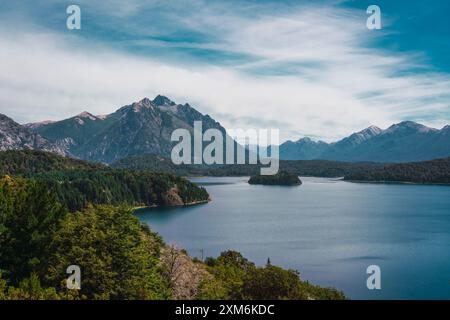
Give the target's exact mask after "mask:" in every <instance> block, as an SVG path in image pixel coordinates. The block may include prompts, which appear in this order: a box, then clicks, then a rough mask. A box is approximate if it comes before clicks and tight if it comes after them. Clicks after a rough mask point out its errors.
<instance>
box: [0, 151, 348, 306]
mask: <svg viewBox="0 0 450 320" xmlns="http://www.w3.org/2000/svg"><path fill="white" fill-rule="evenodd" d="M0 172H1V173H2V177H1V178H0V300H4V299H9V300H21V299H33V300H35V299H70V300H72V299H342V298H344V295H343V294H342V293H341V292H338V291H336V290H335V289H328V288H321V287H317V286H314V285H311V284H309V283H307V282H304V281H301V280H300V277H299V274H298V273H297V272H296V271H294V270H284V269H282V268H279V267H276V266H273V265H272V264H270V263H267V265H266V266H264V267H257V266H256V265H255V264H254V263H252V262H250V261H248V260H247V259H245V258H244V257H243V256H242V255H241V254H240V253H238V252H234V251H227V252H224V253H222V254H221V255H220V257H218V258H208V259H206V261H205V262H203V261H199V260H197V259H192V258H191V257H189V256H188V255H187V253H186V252H184V251H183V250H180V249H178V248H176V247H173V246H168V245H167V244H165V243H164V241H163V240H162V239H161V238H160V237H159V236H158V235H157V234H155V233H154V232H152V231H151V230H150V229H149V228H148V227H147V226H145V225H143V224H141V223H140V221H139V220H138V219H137V218H136V217H135V216H134V215H133V207H134V206H136V205H137V204H145V205H153V204H155V205H159V204H164V203H166V202H167V201H168V202H177V201H181V202H182V203H183V204H185V203H189V202H195V201H198V200H201V199H207V198H208V194H207V193H206V191H205V190H204V189H202V188H198V187H197V186H195V185H194V184H192V183H190V182H188V181H187V180H185V179H183V178H179V177H174V176H172V175H169V174H162V173H155V172H139V173H136V172H133V171H129V170H116V169H110V168H108V167H106V166H104V165H101V164H90V163H87V162H84V161H78V160H73V159H67V158H62V157H58V156H55V155H51V154H47V153H42V152H34V151H23V152H22V151H20V152H0ZM70 265H78V266H79V267H80V269H81V273H82V275H81V289H80V290H69V289H67V283H66V281H67V277H68V276H69V275H68V274H67V273H66V269H67V267H68V266H70Z"/></svg>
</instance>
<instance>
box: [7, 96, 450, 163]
mask: <svg viewBox="0 0 450 320" xmlns="http://www.w3.org/2000/svg"><path fill="white" fill-rule="evenodd" d="M194 121H202V123H203V130H206V129H209V128H216V129H219V130H220V131H222V132H223V133H225V132H226V131H225V129H224V128H223V127H222V126H221V125H220V123H219V122H217V121H215V120H214V119H212V118H211V117H210V116H209V115H203V114H201V113H200V112H198V111H197V110H196V109H194V108H192V107H191V106H190V105H189V104H176V103H175V102H173V101H171V100H170V99H168V98H167V97H164V96H161V95H159V96H157V97H156V98H155V99H153V100H150V99H148V98H144V99H142V100H140V101H138V102H134V103H132V104H130V105H126V106H123V107H121V108H119V109H118V110H117V111H115V112H113V113H111V114H108V115H104V116H95V115H93V114H91V113H89V112H87V111H84V112H82V113H80V114H78V115H76V116H74V117H71V118H68V119H65V120H61V121H45V122H39V123H30V124H26V125H20V124H18V123H16V122H14V121H13V120H12V119H10V118H8V117H7V116H5V115H0V150H11V149H36V150H45V151H51V152H54V153H58V154H61V155H70V156H73V157H77V158H81V159H86V160H91V161H99V162H105V163H113V162H115V161H117V160H120V159H123V158H126V157H130V156H139V155H144V154H155V155H160V156H164V157H170V153H171V150H172V146H173V145H174V142H171V141H170V136H171V133H172V132H173V130H175V129H178V128H185V129H187V130H189V131H190V132H191V133H192V132H193V124H194ZM448 156H450V126H446V127H444V128H442V129H441V130H438V129H433V128H429V127H426V126H423V125H421V124H418V123H415V122H412V121H405V122H401V123H398V124H394V125H392V126H391V127H389V128H387V129H385V130H382V129H380V128H378V127H375V126H371V127H369V128H367V129H364V130H362V131H360V132H357V133H354V134H352V135H350V136H348V137H346V138H344V139H342V140H340V141H338V142H334V143H325V142H323V141H313V140H311V139H310V138H302V139H300V140H298V141H295V142H293V141H287V142H285V143H283V144H281V145H280V158H281V159H282V160H314V159H323V160H337V161H350V162H356V161H374V162H410V161H421V160H430V159H436V158H444V157H448Z"/></svg>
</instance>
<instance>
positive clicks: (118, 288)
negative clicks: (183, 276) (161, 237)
mask: <svg viewBox="0 0 450 320" xmlns="http://www.w3.org/2000/svg"><path fill="white" fill-rule="evenodd" d="M160 245H161V244H160V242H159V241H158V240H157V238H156V237H155V235H154V234H152V233H150V232H149V230H148V229H147V228H143V227H142V225H141V224H140V222H139V220H138V219H137V218H136V217H134V216H133V215H132V212H131V211H130V209H127V208H124V207H120V208H115V207H111V206H99V207H97V208H94V207H89V208H87V209H86V210H85V211H83V212H77V213H74V214H70V215H68V216H67V217H66V218H65V219H64V220H63V221H62V223H61V228H60V229H59V230H58V232H57V233H56V235H55V238H54V241H53V243H52V249H53V253H52V255H51V258H50V263H49V272H48V274H47V277H46V280H47V282H48V283H49V284H50V285H52V286H54V287H58V285H59V283H60V282H61V279H65V278H66V277H67V274H66V268H67V266H69V265H72V264H74V265H78V266H79V267H80V268H81V270H82V286H81V291H80V294H81V295H82V296H86V297H87V298H89V299H162V298H167V297H168V294H169V292H168V290H167V287H166V286H165V284H164V282H163V280H162V278H161V276H160V274H159V273H158V266H157V264H158V258H159V250H160Z"/></svg>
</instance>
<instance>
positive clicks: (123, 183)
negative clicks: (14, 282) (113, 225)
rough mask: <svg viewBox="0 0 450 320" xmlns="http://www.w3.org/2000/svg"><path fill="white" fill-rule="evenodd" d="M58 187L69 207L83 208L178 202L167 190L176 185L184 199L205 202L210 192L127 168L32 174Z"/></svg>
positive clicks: (154, 174)
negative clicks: (105, 205)
mask: <svg viewBox="0 0 450 320" xmlns="http://www.w3.org/2000/svg"><path fill="white" fill-rule="evenodd" d="M33 178H34V179H37V180H40V181H43V182H45V183H46V184H47V186H48V188H50V189H52V190H54V191H55V193H56V195H57V199H58V200H59V201H60V202H61V203H64V204H65V205H66V206H67V207H68V208H69V210H70V211H76V210H81V209H83V208H85V207H86V206H87V204H88V203H92V204H94V205H97V204H113V205H118V204H128V205H130V206H158V205H179V204H180V203H172V202H171V200H170V198H168V197H167V193H168V192H169V190H170V189H172V188H176V190H177V191H176V192H177V194H178V195H179V196H180V198H181V200H182V202H183V203H181V204H189V203H192V202H205V201H207V200H208V198H209V195H208V193H207V192H206V190H205V189H204V188H201V187H198V186H196V185H195V184H193V183H191V182H190V181H188V180H186V179H184V178H180V177H176V176H172V175H169V174H165V173H155V172H139V173H136V172H132V171H127V170H112V169H105V170H96V171H94V170H88V171H86V170H82V171H80V170H71V171H55V172H48V173H43V174H37V175H33Z"/></svg>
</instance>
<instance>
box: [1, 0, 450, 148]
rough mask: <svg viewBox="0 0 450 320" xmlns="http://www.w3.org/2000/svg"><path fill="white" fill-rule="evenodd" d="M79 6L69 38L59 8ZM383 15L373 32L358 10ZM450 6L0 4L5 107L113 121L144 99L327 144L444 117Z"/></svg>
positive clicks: (19, 114)
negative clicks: (106, 116)
mask: <svg viewBox="0 0 450 320" xmlns="http://www.w3.org/2000/svg"><path fill="white" fill-rule="evenodd" d="M70 4H78V5H79V6H80V7H81V14H82V20H81V21H82V28H81V30H67V28H66V27H65V24H66V18H67V14H66V12H65V11H66V7H67V6H68V5H70ZM371 4H376V5H378V6H379V7H380V8H381V13H382V24H383V28H382V29H381V30H368V29H367V28H366V19H367V17H368V15H367V13H366V9H367V7H368V6H369V5H371ZM448 12H450V3H449V2H448V1H444V0H441V1H433V2H430V1H424V0H419V1H399V0H397V1H236V0H235V1H211V0H209V1H206V0H195V1H170V0H168V1H167V0H166V1H137V0H129V1H120V0H113V1H92V0H91V1H77V2H72V1H53V0H48V1H36V2H30V1H3V0H0V21H1V22H0V27H1V28H0V46H1V48H0V58H1V59H0V68H1V70H2V73H1V74H0V91H1V95H0V105H1V107H0V112H1V113H5V114H7V115H9V116H11V117H13V118H14V119H16V120H17V121H19V122H29V121H40V120H45V119H61V118H65V117H69V116H72V115H74V114H77V113H79V112H81V111H84V110H88V111H90V112H92V113H95V114H102V113H109V112H112V111H114V110H115V109H117V108H118V107H120V106H121V105H124V104H128V103H130V102H133V101H137V100H140V99H141V98H143V97H144V96H148V97H150V98H152V97H153V96H154V95H156V94H159V93H161V94H165V95H167V96H169V97H171V98H172V99H173V100H175V101H176V102H180V103H185V102H189V103H190V104H191V105H193V106H195V107H196V108H197V109H199V111H201V112H203V113H208V114H210V115H211V116H213V117H214V118H215V119H217V120H219V121H220V122H221V123H222V124H223V125H224V126H225V127H226V128H238V127H243V128H248V127H252V128H266V127H276V128H280V130H281V137H282V139H294V140H295V139H298V138H300V137H303V136H310V137H313V138H316V139H324V140H327V141H333V140H336V139H339V138H341V137H343V136H346V135H348V134H350V133H352V132H354V131H357V130H360V129H362V128H364V127H367V126H369V125H378V126H380V127H383V128H384V127H387V126H389V125H390V124H392V123H394V122H399V121H402V120H415V121H418V122H422V123H425V124H428V125H430V126H435V127H441V126H444V125H445V124H447V123H449V122H450V121H449V118H450V90H449V89H450V59H448V57H449V56H450V19H447V15H448Z"/></svg>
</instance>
